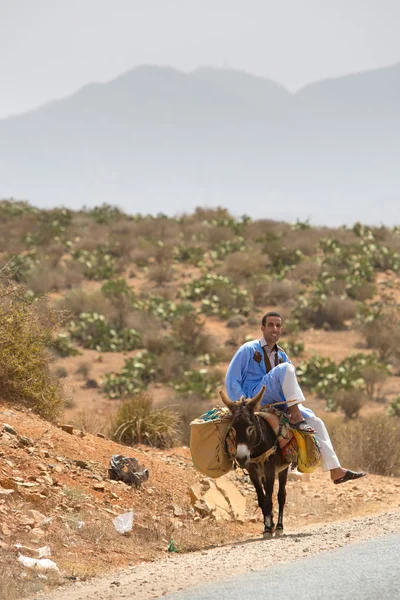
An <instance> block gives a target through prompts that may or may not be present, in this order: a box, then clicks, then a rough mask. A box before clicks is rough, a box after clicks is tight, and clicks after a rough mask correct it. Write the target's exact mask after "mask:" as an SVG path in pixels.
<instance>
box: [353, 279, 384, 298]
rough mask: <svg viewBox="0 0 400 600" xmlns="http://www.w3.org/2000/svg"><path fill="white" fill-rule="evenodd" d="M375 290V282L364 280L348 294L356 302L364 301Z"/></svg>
mask: <svg viewBox="0 0 400 600" xmlns="http://www.w3.org/2000/svg"><path fill="white" fill-rule="evenodd" d="M376 292H377V289H376V285H375V283H372V282H371V281H364V282H363V283H362V284H361V285H360V286H358V287H356V288H354V290H351V291H350V292H348V293H349V295H350V296H351V297H352V298H354V300H357V301H358V302H364V301H365V300H370V299H371V298H372V297H373V296H375V294H376Z"/></svg>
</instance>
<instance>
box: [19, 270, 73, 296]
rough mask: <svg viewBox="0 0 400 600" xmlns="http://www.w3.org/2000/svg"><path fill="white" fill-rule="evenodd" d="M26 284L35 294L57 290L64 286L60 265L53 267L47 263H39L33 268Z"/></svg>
mask: <svg viewBox="0 0 400 600" xmlns="http://www.w3.org/2000/svg"><path fill="white" fill-rule="evenodd" d="M26 286H27V288H28V289H30V290H32V291H33V292H34V293H35V294H46V293H47V292H58V291H59V290H61V289H63V288H64V287H65V277H64V272H63V269H62V268H60V267H55V268H54V267H52V266H51V265H50V264H49V263H47V264H46V263H40V264H39V265H38V266H37V267H36V268H35V269H33V271H32V273H31V274H30V276H29V278H28V279H27V281H26Z"/></svg>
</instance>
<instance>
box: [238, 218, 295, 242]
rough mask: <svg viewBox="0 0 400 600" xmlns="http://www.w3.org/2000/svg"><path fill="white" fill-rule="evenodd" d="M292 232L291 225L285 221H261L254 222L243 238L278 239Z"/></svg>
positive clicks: (247, 227)
mask: <svg viewBox="0 0 400 600" xmlns="http://www.w3.org/2000/svg"><path fill="white" fill-rule="evenodd" d="M289 231H290V225H289V223H285V222H283V221H272V220H270V219H259V220H257V221H252V222H251V223H248V225H247V226H246V228H245V230H244V232H243V237H244V238H245V239H248V240H257V239H260V240H261V239H264V240H265V239H268V238H274V237H276V238H278V237H281V236H283V235H285V234H287V233H288V232H289Z"/></svg>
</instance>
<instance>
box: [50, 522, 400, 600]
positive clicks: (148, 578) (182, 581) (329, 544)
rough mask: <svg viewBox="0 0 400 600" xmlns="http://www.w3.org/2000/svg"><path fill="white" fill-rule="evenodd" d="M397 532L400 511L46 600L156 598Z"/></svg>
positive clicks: (143, 571)
mask: <svg viewBox="0 0 400 600" xmlns="http://www.w3.org/2000/svg"><path fill="white" fill-rule="evenodd" d="M398 532H400V511H396V512H390V513H383V514H377V515H374V516H372V517H363V518H357V519H352V520H350V521H339V522H335V523H330V524H329V525H322V526H318V527H316V526H312V527H303V528H301V529H296V530H292V531H288V532H286V533H285V534H284V535H283V536H282V537H275V538H272V539H267V540H264V539H262V538H258V539H254V538H253V539H249V540H248V541H246V542H240V543H237V544H230V545H227V546H224V547H220V548H212V549H210V550H203V551H201V552H194V553H190V554H186V555H184V556H179V555H173V556H169V557H168V558H165V559H163V560H160V561H156V562H154V563H152V564H151V565H148V564H141V565H138V566H135V567H132V568H131V569H129V570H127V571H123V572H119V573H114V574H113V575H111V576H110V575H108V576H107V577H104V578H102V579H97V580H95V581H92V582H90V583H77V584H75V585H74V586H69V587H68V588H67V589H65V590H63V591H61V590H58V591H57V592H56V593H53V594H50V595H46V596H45V597H43V598H45V599H46V600H117V599H119V598H140V600H147V599H150V598H158V597H160V596H162V595H165V594H167V593H171V592H176V591H178V590H184V589H187V588H189V587H193V586H196V585H200V584H202V583H205V582H206V581H217V580H218V581H221V580H223V579H225V578H227V577H230V576H233V575H239V574H242V573H246V572H248V571H257V570H260V569H264V568H266V567H270V566H272V565H276V564H278V563H283V562H288V561H293V560H297V559H300V558H304V557H305V556H311V555H315V554H318V553H321V552H327V551H329V550H334V549H336V548H340V547H342V546H346V545H348V544H352V543H355V542H360V541H363V540H368V539H371V538H375V537H378V536H380V535H387V534H391V533H398Z"/></svg>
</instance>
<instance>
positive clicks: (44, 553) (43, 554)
mask: <svg viewBox="0 0 400 600" xmlns="http://www.w3.org/2000/svg"><path fill="white" fill-rule="evenodd" d="M37 553H38V555H39V558H48V557H49V556H51V548H50V546H43V547H42V548H38V550H37Z"/></svg>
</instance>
